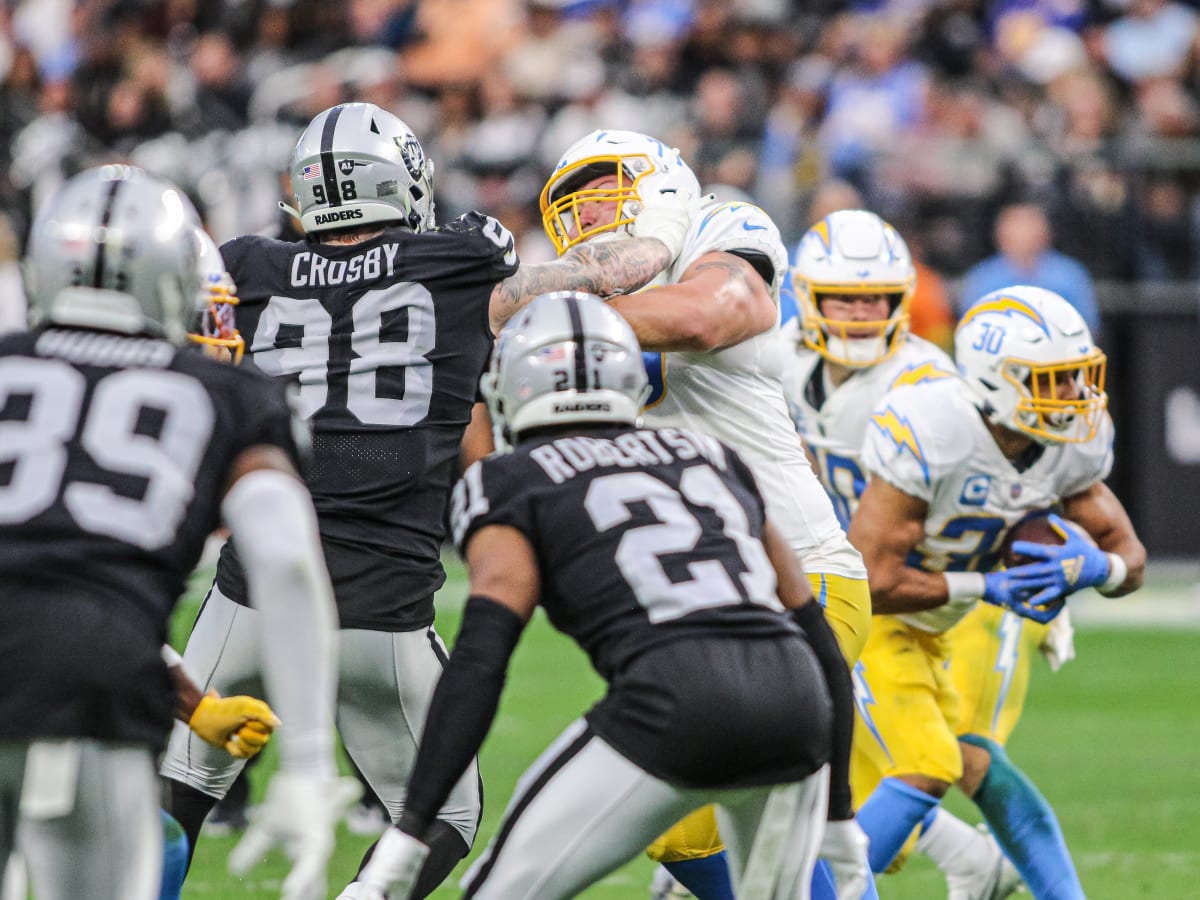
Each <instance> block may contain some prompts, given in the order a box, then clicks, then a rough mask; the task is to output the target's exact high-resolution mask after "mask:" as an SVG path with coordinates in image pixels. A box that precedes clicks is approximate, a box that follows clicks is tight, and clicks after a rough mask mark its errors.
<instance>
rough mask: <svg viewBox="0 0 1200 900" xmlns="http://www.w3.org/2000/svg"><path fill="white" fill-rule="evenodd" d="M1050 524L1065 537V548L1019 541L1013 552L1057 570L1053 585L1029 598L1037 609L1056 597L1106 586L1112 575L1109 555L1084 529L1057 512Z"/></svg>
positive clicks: (1046, 586) (1013, 547)
mask: <svg viewBox="0 0 1200 900" xmlns="http://www.w3.org/2000/svg"><path fill="white" fill-rule="evenodd" d="M1048 521H1049V522H1050V526H1051V527H1052V528H1053V529H1054V530H1055V531H1056V532H1057V533H1058V534H1059V536H1060V537H1062V539H1063V543H1062V545H1061V546H1054V545H1051V544H1034V543H1031V542H1030V541H1015V542H1014V543H1013V546H1012V549H1013V553H1016V554H1018V555H1020V556H1024V557H1027V558H1029V559H1033V560H1041V564H1049V565H1052V566H1053V567H1054V577H1053V579H1052V581H1051V583H1049V584H1047V585H1045V586H1044V587H1042V588H1041V589H1040V591H1039V592H1038V593H1037V594H1035V595H1034V596H1032V597H1030V598H1029V603H1030V604H1032V605H1034V606H1038V605H1041V604H1043V603H1046V602H1047V601H1049V600H1051V599H1053V598H1057V597H1067V596H1069V595H1070V594H1073V593H1075V592H1076V591H1079V590H1082V589H1083V588H1086V587H1096V586H1098V585H1101V584H1104V582H1105V580H1106V579H1107V578H1108V572H1109V561H1108V554H1106V553H1105V552H1104V551H1103V550H1101V549H1100V548H1099V547H1097V546H1096V545H1095V544H1094V543H1092V539H1091V538H1090V537H1088V536H1087V534H1086V533H1085V532H1084V531H1083V529H1082V528H1080V527H1079V526H1078V525H1076V524H1075V523H1074V522H1068V521H1066V520H1065V519H1063V518H1061V517H1060V516H1057V515H1054V514H1053V513H1051V514H1050V518H1049V520H1048ZM1035 565H1036V563H1035ZM1018 568H1024V566H1020V567H1018Z"/></svg>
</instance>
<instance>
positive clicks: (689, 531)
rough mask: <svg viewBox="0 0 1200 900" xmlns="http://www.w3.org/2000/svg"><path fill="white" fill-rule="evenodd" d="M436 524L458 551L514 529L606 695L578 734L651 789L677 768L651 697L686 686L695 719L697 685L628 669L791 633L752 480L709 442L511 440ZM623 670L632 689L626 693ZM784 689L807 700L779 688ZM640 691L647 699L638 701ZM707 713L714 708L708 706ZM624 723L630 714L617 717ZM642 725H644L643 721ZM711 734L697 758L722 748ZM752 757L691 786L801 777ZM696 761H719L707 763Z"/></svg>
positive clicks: (664, 433) (700, 678) (663, 715)
mask: <svg viewBox="0 0 1200 900" xmlns="http://www.w3.org/2000/svg"><path fill="white" fill-rule="evenodd" d="M451 520H452V524H453V528H454V540H455V543H456V544H457V545H458V547H459V548H460V550H462V549H463V548H465V545H466V543H467V542H468V541H469V540H470V538H471V536H472V535H473V534H474V533H475V532H476V531H478V530H479V529H481V528H484V527H486V526H488V525H503V526H508V527H512V528H516V529H517V530H518V531H520V532H521V533H522V534H523V535H524V536H525V537H526V539H527V540H528V541H529V542H530V544H531V546H532V547H533V550H534V552H535V554H536V556H537V559H538V564H539V569H540V571H541V576H542V583H541V605H542V607H543V608H544V609H545V611H546V614H547V617H548V618H549V620H550V622H551V624H552V625H554V627H555V628H557V629H558V630H559V631H561V632H563V633H564V634H566V635H568V636H569V637H571V638H572V639H574V640H575V641H576V642H577V643H578V644H579V645H580V647H581V648H582V649H583V650H584V652H585V653H587V655H588V657H589V659H590V660H591V662H592V665H593V666H594V667H595V669H596V671H597V672H598V673H599V674H600V675H601V676H602V677H603V678H604V679H605V680H606V681H607V682H609V685H610V691H609V697H608V699H607V700H606V701H604V702H602V703H601V704H599V705H598V706H597V707H595V708H593V710H592V711H591V712H590V713H589V714H588V716H587V718H588V723H589V724H590V725H591V726H592V728H593V730H594V731H595V732H596V733H597V734H599V735H600V736H601V737H603V738H604V739H605V740H607V741H608V742H609V743H611V744H612V745H613V746H614V747H615V748H617V749H618V750H619V751H621V752H622V753H623V754H626V755H627V756H628V758H629V759H631V760H632V761H633V762H634V763H636V764H637V765H639V766H641V767H642V768H644V769H646V770H647V771H650V772H652V773H654V774H657V775H659V776H660V777H667V778H668V779H670V778H672V777H675V776H678V775H679V774H680V772H679V767H680V766H682V765H683V763H681V761H680V760H681V757H683V756H687V754H681V753H680V751H679V746H678V742H677V741H672V740H670V738H669V734H667V732H666V730H665V726H664V720H673V718H675V717H676V713H678V712H679V711H678V710H674V709H673V710H671V711H670V712H669V713H668V712H666V711H664V710H662V708H661V707H660V705H659V704H660V701H661V700H662V698H663V697H664V696H665V694H664V693H663V688H662V686H663V685H670V684H675V683H677V682H678V680H679V679H681V678H683V679H684V680H685V681H687V682H689V683H690V686H687V687H685V688H683V687H681V689H682V690H684V691H685V692H686V693H687V694H688V698H689V699H688V702H698V703H699V704H700V706H701V707H702V708H703V705H704V703H705V700H704V690H703V683H704V682H705V680H706V679H705V677H704V675H703V674H700V673H692V672H686V673H685V672H676V671H667V670H666V669H665V668H661V667H660V671H655V672H651V673H648V672H647V671H645V669H646V665H645V664H644V663H643V662H642V661H643V660H646V659H657V658H660V657H655V656H651V655H649V654H648V651H651V650H654V649H658V648H661V647H662V646H664V645H666V644H669V643H671V642H675V641H681V640H685V639H694V638H708V637H711V638H714V639H716V640H720V641H722V643H724V642H727V641H728V642H730V643H732V642H733V641H734V640H735V639H737V638H739V637H741V638H747V639H756V638H767V639H770V638H779V637H784V636H786V635H788V634H791V633H794V629H795V626H794V624H793V623H792V620H791V618H790V617H789V616H785V615H781V614H780V613H781V611H782V605H781V604H780V602H779V599H778V597H777V595H776V592H775V591H776V582H775V570H774V568H773V567H772V566H771V563H770V560H769V559H768V558H767V555H766V550H765V549H764V548H763V546H762V543H761V536H762V529H763V521H764V515H763V502H762V499H761V498H760V496H759V494H758V491H757V489H756V488H755V484H754V477H753V476H752V475H751V474H750V472H749V470H748V469H747V468H746V465H745V464H744V463H743V462H742V461H741V460H740V459H739V458H738V456H737V455H736V454H735V453H734V452H733V451H731V450H730V449H729V448H727V447H725V446H724V445H722V444H721V443H720V442H719V441H717V440H715V439H714V438H712V437H711V436H709V435H705V434H700V433H697V432H688V431H682V430H678V429H673V428H665V429H658V430H650V429H642V430H635V429H633V428H630V427H628V426H616V427H612V428H608V427H605V428H599V429H594V430H588V431H586V432H585V433H579V434H575V435H571V436H564V437H553V438H552V437H543V438H538V439H532V440H529V441H525V442H522V443H521V444H520V445H518V446H517V448H516V450H515V451H514V452H513V453H511V454H507V455H502V456H491V457H488V458H487V459H484V460H482V461H481V462H479V463H476V464H475V465H473V466H472V467H471V468H470V469H468V470H467V473H466V474H465V475H464V476H463V479H462V481H460V482H459V484H458V485H457V486H456V487H455V492H454V500H453V503H452V505H451ZM713 652H714V654H719V655H720V656H721V658H726V659H729V658H731V657H730V654H729V653H726V652H725V651H722V650H718V649H714V651H713ZM731 652H732V651H730V653H731ZM730 665H731V666H732V665H733V663H732V662H731V663H730ZM631 667H636V672H637V674H636V677H628V678H627V677H626V676H627V675H629V674H630V668H631ZM726 674H729V673H726ZM696 688H699V690H695V689H696ZM797 689H799V690H800V691H801V692H802V693H803V692H805V691H807V690H808V688H805V687H804V686H803V685H799V684H793V685H788V686H787V687H783V686H780V690H781V691H795V690H797ZM647 690H650V691H652V692H653V693H654V696H655V699H654V700H648V699H646V698H645V694H644V692H645V691H647ZM709 702H710V704H711V703H716V702H717V700H716V699H715V695H714V696H713V697H710V698H709ZM790 702H793V703H794V707H795V708H796V709H797V710H799V709H801V708H802V707H804V706H805V703H804V702H802V701H801V700H800V698H799V697H797V698H796V699H795V700H794V701H790ZM742 705H743V706H745V704H744V703H743V704H742ZM767 706H770V704H764V707H767ZM631 709H636V710H641V711H643V712H639V713H636V714H632V715H631V713H630V710H631ZM649 710H654V712H653V713H649V715H650V717H651V718H650V719H649V720H647V719H646V714H645V711H649ZM746 712H747V713H750V711H749V710H747V711H746ZM697 714H698V715H701V713H697ZM708 714H711V711H709V712H708V713H704V715H708ZM800 715H801V718H803V713H801V714H800ZM788 718H789V720H791V719H794V717H788ZM646 721H653V722H655V723H657V727H654V728H651V729H650V731H651V732H653V733H652V734H647V733H645V727H644V723H645V722H646ZM713 724H714V725H715V723H713ZM784 730H787V731H788V732H789V733H788V734H787V735H783V734H782V733H780V735H779V739H780V740H781V741H784V742H785V743H786V742H789V741H791V740H792V738H793V737H794V735H793V734H792V733H791V729H790V726H789V728H788V729H784ZM800 730H801V731H803V728H801V729H800ZM714 731H715V732H717V733H714V734H710V735H709V737H710V738H711V740H712V747H711V748H710V749H712V748H716V747H718V746H722V741H724V740H734V738H732V737H729V738H723V737H722V736H720V734H719V728H714ZM706 740H707V739H706ZM797 741H798V745H799V744H803V743H805V741H804V740H800V739H799V738H797ZM765 743H767V744H770V741H766V742H765ZM764 752H766V751H764ZM751 755H753V754H748V755H747V756H746V757H744V758H743V759H741V760H740V762H739V763H738V766H739V767H740V768H742V771H739V772H734V771H718V769H720V768H721V766H720V765H718V764H717V763H716V762H712V761H711V760H710V762H709V767H710V768H711V769H712V771H711V772H710V773H708V774H707V775H705V776H704V780H705V781H706V782H707V783H710V784H719V783H727V784H732V783H741V784H753V783H771V779H772V778H778V777H784V780H787V779H788V778H791V779H794V778H798V777H804V776H805V775H807V774H808V772H811V771H812V770H813V768H814V765H813V763H814V761H815V760H814V759H813V758H811V757H809V758H797V759H790V760H787V761H786V762H784V761H782V760H781V758H779V757H778V756H776V757H775V758H774V759H773V761H772V762H771V763H770V764H769V765H768V764H767V763H766V762H765V761H762V762H761V763H756V762H754V761H752V760H750V759H749V758H748V757H749V756H751ZM711 756H712V759H713V760H715V759H717V758H718V757H720V754H719V753H718V752H716V750H715V749H713V752H712V754H711ZM800 756H801V757H806V756H809V755H808V754H807V753H806V754H800ZM760 764H761V765H762V766H763V769H762V771H759V772H756V771H755V767H756V766H757V765H760ZM817 765H819V763H817ZM780 766H782V769H778V768H777V767H780ZM784 769H786V770H788V771H783V770H784ZM769 771H773V772H774V774H768V772H769ZM710 776H711V777H710ZM785 776H786V777H785ZM698 777H699V776H697V775H696V773H694V772H693V773H692V778H693V779H696V778H698Z"/></svg>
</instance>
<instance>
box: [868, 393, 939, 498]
mask: <svg viewBox="0 0 1200 900" xmlns="http://www.w3.org/2000/svg"><path fill="white" fill-rule="evenodd" d="M871 424H872V425H874V426H875V427H876V428H878V429H879V431H880V432H882V433H883V434H884V435H885V436H886V437H887V438H888V440H890V441H891V442H892V443H893V444H895V445H896V451H897V455H899V454H901V453H903V452H904V451H905V450H907V451H908V452H909V453H911V454H912V456H913V459H915V460H916V461H917V462H918V463H919V464H920V466H921V472H922V474H923V475H924V476H925V483H926V484H929V464H928V463H927V462H925V454H924V452H923V451H922V450H921V444H920V442H919V441H918V440H917V436H916V434H915V433H914V432H913V429H912V426H911V425H910V424H909V423H908V420H907V419H906V418H904V417H903V416H901V415H900V414H899V413H897V412H896V411H895V410H894V409H892V408H891V407H890V406H889V407H888V408H887V409H885V410H884V411H883V412H881V413H875V415H873V416H871Z"/></svg>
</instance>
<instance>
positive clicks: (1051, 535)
mask: <svg viewBox="0 0 1200 900" xmlns="http://www.w3.org/2000/svg"><path fill="white" fill-rule="evenodd" d="M1049 515H1050V511H1049V510H1045V511H1042V512H1037V513H1034V514H1032V515H1030V516H1029V517H1027V518H1024V519H1022V520H1021V521H1020V522H1018V523H1017V524H1016V525H1014V526H1013V527H1012V528H1010V529H1009V530H1008V534H1007V535H1005V537H1004V543H1003V544H1002V545H1001V546H1000V555H1001V558H1002V559H1003V560H1004V565H1005V567H1006V568H1009V569H1011V568H1012V567H1013V566H1019V565H1021V564H1022V563H1025V562H1029V561H1030V560H1029V559H1028V558H1027V557H1024V556H1017V555H1016V554H1014V553H1013V550H1012V545H1013V544H1014V543H1016V542H1017V541H1028V542H1029V543H1031V544H1062V543H1063V539H1062V537H1061V536H1060V535H1059V533H1058V532H1057V531H1055V530H1054V528H1053V527H1052V526H1051V524H1050V520H1049V518H1048V516H1049Z"/></svg>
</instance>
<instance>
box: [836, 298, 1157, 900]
mask: <svg viewBox="0 0 1200 900" xmlns="http://www.w3.org/2000/svg"><path fill="white" fill-rule="evenodd" d="M955 356H956V359H957V363H958V366H959V371H960V373H961V374H962V376H963V378H962V379H961V380H958V379H942V380H939V381H935V382H933V383H931V384H928V385H924V386H922V387H920V388H904V389H900V390H895V391H892V392H891V393H889V394H887V395H886V396H885V397H884V398H883V399H882V400H881V401H880V403H879V405H878V406H877V407H876V408H875V411H874V413H872V415H871V421H870V424H869V425H868V428H867V434H866V439H865V442H864V445H863V466H864V468H865V469H866V471H867V473H868V474H869V476H870V481H869V483H868V484H867V488H866V490H865V491H864V492H863V495H862V497H861V499H860V501H859V508H858V511H857V513H856V514H855V516H854V517H853V519H852V520H851V524H850V532H849V533H850V538H851V540H852V541H853V542H854V544H855V546H856V547H859V548H860V549H861V550H862V551H863V555H864V558H865V559H866V562H867V566H868V569H869V571H870V573H871V596H872V600H873V602H874V605H875V611H876V613H877V615H876V617H875V620H874V623H873V628H872V631H871V635H870V637H869V638H868V641H867V646H866V648H865V649H864V650H863V655H862V663H861V668H860V670H859V672H858V674H859V676H860V683H859V689H860V690H863V691H865V692H867V693H868V695H869V696H870V697H871V698H872V705H871V707H870V711H869V712H870V729H869V730H870V734H871V736H872V737H873V738H874V742H873V743H872V742H868V750H869V752H872V753H873V755H874V763H875V765H876V766H877V767H878V768H879V769H880V770H881V771H882V772H883V774H884V776H885V777H884V779H883V781H882V782H881V783H880V785H879V787H878V788H876V790H875V791H874V793H872V795H871V796H870V798H868V800H867V801H866V802H865V803H864V804H863V806H862V808H861V809H860V811H859V821H860V822H861V823H862V826H863V828H864V830H866V831H867V833H868V834H869V835H870V838H871V845H870V847H871V851H870V855H871V864H872V869H873V870H874V871H876V872H879V871H883V870H884V869H885V868H886V867H887V866H888V865H889V864H890V863H891V862H892V860H893V859H894V857H895V856H896V854H897V853H898V852H899V851H900V849H901V846H902V845H903V844H904V842H905V840H906V839H907V837H908V835H909V833H910V832H911V831H912V829H913V828H914V827H915V826H917V825H918V824H920V823H921V822H922V821H923V820H926V819H927V817H929V816H930V815H931V814H932V813H933V811H934V810H935V808H936V807H937V805H938V803H939V802H940V800H941V798H942V796H944V795H945V792H946V790H947V789H948V788H949V786H950V785H951V784H953V783H955V782H957V783H959V785H960V786H961V787H962V789H963V790H964V792H965V793H966V794H967V795H968V796H969V797H971V799H972V800H973V801H974V802H975V804H976V805H977V806H978V807H979V809H980V811H981V812H982V813H983V816H984V818H985V819H986V820H987V822H988V825H989V826H990V828H991V830H992V833H993V834H994V835H995V837H996V840H997V841H998V842H999V843H1000V845H1001V846H1002V847H1003V848H1004V851H1005V853H1006V854H1007V856H1008V857H1009V859H1011V860H1012V862H1013V863H1014V865H1016V867H1017V869H1018V870H1019V871H1020V873H1021V876H1022V878H1023V879H1024V880H1025V883H1026V884H1027V885H1028V887H1029V890H1030V892H1031V893H1032V894H1033V895H1034V896H1035V897H1038V898H1054V900H1062V898H1082V897H1083V896H1084V894H1083V889H1082V887H1081V885H1080V882H1079V878H1078V875H1077V874H1076V872H1075V869H1074V866H1073V865H1072V863H1071V859H1070V855H1069V853H1068V852H1067V849H1066V845H1065V841H1064V840H1063V836H1062V833H1061V831H1060V829H1059V827H1058V823H1057V821H1056V819H1055V816H1054V813H1053V811H1052V810H1051V809H1050V808H1049V806H1048V805H1047V804H1046V801H1045V800H1044V799H1043V798H1042V797H1041V795H1040V794H1039V793H1038V791H1037V789H1036V788H1035V787H1034V786H1033V785H1032V784H1031V783H1030V782H1029V780H1028V779H1027V778H1026V777H1025V776H1024V775H1023V774H1022V773H1021V772H1020V771H1019V770H1018V769H1017V768H1016V767H1015V766H1014V765H1013V764H1012V763H1011V761H1010V760H1009V759H1008V757H1007V755H1006V754H1005V753H1004V750H1003V748H1002V747H1001V746H1000V744H998V743H997V742H995V741H993V740H991V739H989V738H986V737H981V736H978V735H965V736H964V735H961V733H960V729H959V728H958V721H957V720H958V714H959V707H958V698H957V693H956V691H955V687H954V683H953V679H952V677H951V674H950V672H949V668H948V665H947V664H948V662H949V654H950V650H951V643H950V640H949V638H948V636H947V632H948V631H949V630H950V629H951V628H952V627H953V626H954V625H955V624H956V623H958V622H959V621H960V620H961V619H962V618H963V617H964V616H966V615H967V614H968V613H969V612H970V611H971V610H972V609H973V608H974V607H975V606H976V605H977V603H978V602H979V601H980V600H983V601H984V602H985V603H989V604H993V605H996V606H1000V607H1004V608H1006V609H1009V610H1012V611H1014V612H1017V613H1018V614H1020V615H1022V616H1026V617H1030V618H1033V619H1035V620H1036V621H1042V622H1046V621H1049V620H1051V619H1052V618H1053V617H1054V616H1055V615H1056V614H1057V612H1058V611H1059V610H1061V608H1062V607H1063V604H1064V602H1065V598H1066V597H1067V596H1068V595H1070V594H1072V593H1074V592H1076V591H1078V590H1081V589H1083V588H1086V587H1094V588H1097V589H1098V590H1099V591H1100V592H1101V593H1102V594H1105V595H1108V596H1120V595H1123V594H1127V593H1129V592H1130V591H1133V590H1136V589H1137V588H1138V587H1139V586H1140V585H1141V583H1142V577H1143V571H1144V569H1145V562H1146V552H1145V549H1144V548H1143V547H1142V544H1141V543H1140V542H1139V540H1138V538H1137V535H1136V534H1135V532H1134V530H1133V526H1132V524H1131V523H1130V521H1129V517H1128V515H1127V514H1126V512H1125V509H1124V508H1123V507H1122V505H1121V503H1120V501H1119V500H1118V499H1117V498H1116V497H1115V496H1114V495H1113V493H1112V491H1110V490H1109V488H1108V487H1106V486H1105V484H1104V482H1103V479H1104V478H1105V477H1106V476H1107V475H1108V473H1109V470H1110V468H1111V465H1112V438H1113V432H1112V422H1111V420H1110V419H1109V417H1108V415H1107V413H1106V411H1105V408H1106V405H1107V396H1106V395H1105V393H1104V370H1105V357H1104V354H1103V353H1101V352H1100V350H1099V349H1098V348H1097V347H1096V346H1095V345H1094V344H1093V342H1092V339H1091V335H1090V333H1089V332H1088V329H1087V326H1086V324H1085V323H1084V321H1083V319H1082V318H1081V317H1080V315H1079V314H1078V313H1077V312H1076V311H1075V310H1074V309H1073V308H1072V307H1071V305H1070V304H1069V303H1067V301H1066V300H1064V299H1063V298H1062V297H1060V296H1058V295H1057V294H1054V293H1052V292H1050V291H1046V290H1042V289H1040V288H1033V287H1024V286H1018V287H1013V288H1008V289H1005V290H1003V291H997V292H995V293H994V294H991V295H988V296H987V297H985V298H983V299H982V300H981V301H980V302H979V304H978V305H976V306H975V307H973V308H972V309H971V311H970V312H969V313H968V314H967V315H966V316H965V317H964V318H963V320H962V322H961V323H960V324H959V327H958V330H957V332H956V335H955ZM1038 514H1042V515H1045V514H1049V515H1050V516H1051V518H1050V520H1049V521H1050V522H1051V523H1052V524H1053V526H1054V528H1055V529H1056V531H1057V532H1058V533H1059V536H1060V537H1062V538H1063V541H1064V543H1063V544H1062V545H1061V546H1051V545H1043V544H1035V543H1031V542H1022V541H1017V542H1015V543H1014V544H1013V547H1012V550H1013V552H1014V553H1015V554H1017V555H1019V556H1020V557H1023V558H1026V559H1028V560H1030V561H1028V562H1024V563H1022V564H1019V565H1015V566H1013V567H1012V568H1009V569H1002V568H998V566H999V562H1000V549H1001V547H1002V545H1003V543H1004V541H1005V538H1006V535H1007V533H1008V531H1009V530H1010V529H1011V528H1012V527H1013V526H1014V525H1016V524H1017V523H1018V522H1020V521H1022V520H1023V519H1026V518H1029V517H1032V516H1034V515H1038Z"/></svg>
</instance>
